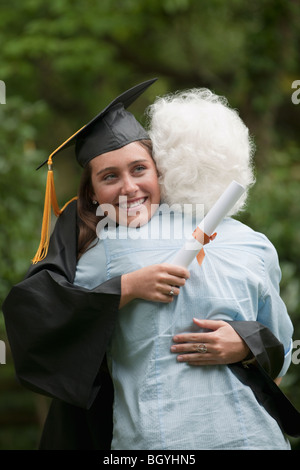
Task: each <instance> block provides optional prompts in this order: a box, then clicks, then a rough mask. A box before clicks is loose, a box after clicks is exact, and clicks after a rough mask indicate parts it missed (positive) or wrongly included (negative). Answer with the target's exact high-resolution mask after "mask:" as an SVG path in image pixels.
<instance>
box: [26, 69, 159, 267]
mask: <svg viewBox="0 0 300 470" xmlns="http://www.w3.org/2000/svg"><path fill="white" fill-rule="evenodd" d="M156 80H157V79H156V78H154V79H151V80H147V81H145V82H142V83H140V84H138V85H136V86H134V87H132V88H130V89H129V90H127V91H125V92H124V93H122V94H121V95H120V96H118V97H117V98H115V99H114V100H113V101H112V102H111V103H110V104H109V105H108V106H106V107H105V108H104V109H103V110H102V111H101V112H100V113H99V114H97V116H95V117H94V118H93V119H92V120H91V121H90V122H89V123H88V124H86V125H85V126H83V127H82V128H80V129H79V130H78V131H76V132H75V134H73V135H72V136H71V137H69V138H68V139H67V140H66V141H65V142H63V143H62V144H61V145H60V146H59V147H58V148H57V149H56V150H54V152H52V153H51V155H50V156H49V158H48V159H47V160H45V161H44V162H43V163H42V164H41V165H40V166H39V167H38V168H37V170H38V169H39V168H41V167H42V166H43V165H45V164H46V163H47V164H48V175H47V183H46V194H45V204H44V214H43V223H42V231H41V242H40V245H39V248H38V251H37V253H36V255H35V257H34V258H33V260H32V262H33V263H34V264H35V263H37V262H38V261H41V260H42V259H44V258H45V257H46V256H47V253H48V246H49V240H50V222H51V207H52V208H53V212H54V214H55V215H56V216H57V217H58V216H59V215H60V214H61V213H62V212H63V210H64V209H65V207H66V205H67V204H68V203H69V202H71V201H69V202H68V203H67V204H66V205H65V206H64V207H63V208H62V209H60V208H59V206H58V203H57V198H56V193H55V187H54V179H53V170H52V159H53V157H56V156H57V154H59V153H60V152H62V151H63V150H64V149H66V148H68V147H70V146H72V145H74V146H75V155H76V159H77V161H78V163H79V164H80V165H81V166H82V167H85V166H86V165H87V164H88V163H89V162H90V161H91V160H92V159H93V158H95V157H97V156H99V155H101V154H103V153H106V152H110V151H113V150H117V149H119V148H121V147H124V146H125V145H127V144H130V143H131V142H135V141H138V140H143V139H149V136H148V134H147V132H146V131H145V129H144V128H143V127H142V126H141V124H139V122H138V121H137V120H136V119H135V117H134V116H133V114H131V113H130V112H129V111H127V108H128V107H129V106H130V105H131V104H132V103H133V102H134V101H135V100H136V99H137V98H138V97H139V96H140V95H141V94H142V93H144V91H146V90H147V88H148V87H149V86H150V85H152V84H153V83H154V82H155V81H156ZM73 199H76V198H73ZM73 199H72V200H73Z"/></svg>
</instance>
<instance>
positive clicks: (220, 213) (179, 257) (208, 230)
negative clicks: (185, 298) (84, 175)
mask: <svg viewBox="0 0 300 470" xmlns="http://www.w3.org/2000/svg"><path fill="white" fill-rule="evenodd" d="M244 192H245V188H244V187H243V186H242V185H241V184H239V183H237V182H236V181H232V182H231V183H230V185H229V186H228V187H227V189H226V190H225V191H224V193H223V194H222V195H221V196H220V197H219V199H218V200H217V202H216V203H215V204H214V206H213V207H212V208H211V209H210V211H209V212H208V213H207V214H206V216H205V217H204V218H203V220H202V221H201V222H200V224H199V225H198V226H197V227H196V229H195V231H194V233H193V234H192V235H191V237H190V238H189V239H188V240H186V242H185V244H184V246H183V247H182V248H181V249H180V250H179V251H178V253H177V254H176V255H175V257H174V259H173V260H172V261H171V263H172V264H175V265H177V266H183V267H186V268H187V267H188V266H189V265H190V263H191V262H192V261H193V259H194V258H195V257H197V259H198V263H199V264H201V263H202V261H203V258H204V250H203V246H204V245H205V244H206V243H208V242H209V241H210V240H213V238H214V237H215V234H214V231H215V229H216V228H217V226H218V225H219V223H220V222H221V221H222V220H223V219H224V217H226V215H227V214H228V212H229V211H230V209H231V208H232V207H233V206H234V205H235V204H236V202H237V201H238V200H239V199H240V197H241V196H242V194H243V193H244Z"/></svg>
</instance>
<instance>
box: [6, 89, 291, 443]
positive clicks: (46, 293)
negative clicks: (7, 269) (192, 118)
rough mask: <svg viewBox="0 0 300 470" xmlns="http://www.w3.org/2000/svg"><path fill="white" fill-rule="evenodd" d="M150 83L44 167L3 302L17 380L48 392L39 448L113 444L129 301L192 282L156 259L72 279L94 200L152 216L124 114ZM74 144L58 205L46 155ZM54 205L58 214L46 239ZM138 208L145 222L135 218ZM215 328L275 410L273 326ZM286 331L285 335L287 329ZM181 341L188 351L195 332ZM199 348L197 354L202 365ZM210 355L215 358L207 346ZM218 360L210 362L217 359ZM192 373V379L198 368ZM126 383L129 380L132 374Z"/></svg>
mask: <svg viewBox="0 0 300 470" xmlns="http://www.w3.org/2000/svg"><path fill="white" fill-rule="evenodd" d="M153 82H154V80H150V81H147V82H144V83H142V84H140V85H137V86H136V87H133V88H131V89H129V90H128V91H126V92H125V93H123V94H122V95H120V96H119V97H118V98H116V99H115V100H114V101H113V102H112V103H110V104H109V105H108V106H107V107H106V108H105V109H104V110H102V111H101V112H100V113H99V114H98V115H97V116H96V117H95V118H94V119H93V120H92V121H90V122H89V123H88V124H87V125H85V126H84V127H83V128H82V129H80V130H79V131H77V132H76V133H75V134H74V135H73V136H72V137H70V138H69V139H68V140H67V141H66V142H65V143H64V144H62V145H61V146H60V147H59V148H58V149H57V150H56V151H55V152H53V153H52V154H51V156H50V157H49V159H48V161H47V162H44V163H43V165H44V164H45V163H48V179H47V188H46V197H45V210H44V218H43V226H42V239H41V244H40V247H39V249H38V252H37V254H36V257H35V258H34V261H33V264H32V266H31V268H30V269H29V271H28V273H27V276H26V278H25V279H24V281H22V282H20V283H19V284H18V285H16V286H14V287H13V289H12V290H11V292H10V293H9V295H8V297H7V299H6V300H5V302H4V305H3V312H4V315H5V322H6V328H7V334H8V338H9V341H10V345H11V349H12V354H13V359H14V363H15V368H16V373H17V376H18V379H19V380H20V382H21V383H22V384H23V385H24V386H26V387H28V388H30V389H31V390H33V391H36V392H37V393H42V394H45V395H48V396H50V397H52V398H53V401H52V404H51V406H50V410H49V415H48V418H47V421H46V425H45V429H44V433H43V437H42V442H41V444H40V448H42V449H110V447H111V439H112V432H113V426H112V403H113V396H114V389H113V384H112V380H111V375H110V373H109V371H108V368H107V360H106V353H107V351H108V350H109V348H110V344H111V340H112V338H113V335H114V333H115V330H116V328H117V327H118V322H119V318H120V317H121V316H122V310H123V308H124V307H125V308H126V309H128V308H129V309H130V304H131V303H132V302H133V301H135V299H141V300H142V301H144V302H149V303H151V302H156V303H160V304H161V305H171V303H173V301H174V298H175V297H176V298H178V299H180V296H181V294H182V292H183V291H181V287H185V285H187V284H188V281H189V276H190V273H189V271H187V270H186V269H183V268H180V267H176V266H172V265H171V264H168V263H159V264H152V265H150V266H145V267H141V268H140V269H137V270H136V271H135V272H130V273H126V274H124V273H119V274H118V275H116V276H112V277H109V276H108V278H107V279H105V280H104V279H102V280H101V282H99V284H96V286H94V287H92V288H91V287H90V286H80V285H79V284H78V283H77V284H74V280H75V276H76V273H78V267H79V263H80V260H81V259H84V258H83V257H84V256H85V254H89V253H92V249H93V246H94V245H95V243H96V245H97V244H98V243H97V242H98V238H97V235H96V227H97V223H98V222H99V217H97V216H96V211H97V207H98V204H100V205H101V203H103V202H104V203H109V204H111V206H113V207H114V210H115V217H116V219H115V221H116V223H117V224H119V225H120V226H122V220H123V219H122V214H124V212H125V214H126V218H127V221H128V222H134V221H135V222H138V224H137V225H139V226H144V225H145V224H146V223H147V222H148V221H149V220H151V218H152V216H153V213H152V210H153V207H157V205H158V204H159V203H160V199H161V192H160V186H159V183H158V175H157V168H156V166H155V163H154V161H153V159H152V156H151V152H150V146H149V145H150V144H151V142H150V143H149V135H148V133H147V132H146V131H145V130H144V128H143V127H142V126H141V125H140V124H139V123H138V122H137V121H136V119H135V118H134V116H133V115H132V114H131V113H130V112H128V111H127V108H128V107H129V106H130V104H132V103H133V102H134V101H135V100H136V99H137V98H138V96H140V94H141V93H143V92H144V91H145V90H146V89H147V88H148V87H149V86H150V85H152V83H153ZM71 145H74V147H75V155H76V159H77V161H78V162H79V164H80V165H81V166H82V167H83V168H84V173H83V178H82V184H81V187H80V189H79V196H78V200H75V201H72V202H71V203H70V204H69V205H68V206H67V207H66V208H65V209H64V210H59V208H58V205H57V201H56V197H55V191H54V183H53V171H52V158H54V157H55V158H59V155H60V156H61V157H62V155H63V150H64V148H66V147H67V146H71ZM87 188H89V190H87ZM91 189H92V190H91ZM133 195H134V197H133ZM120 196H122V197H124V198H125V197H126V198H127V200H126V202H124V200H123V203H122V201H121V203H120ZM98 199H99V200H98ZM51 206H52V207H53V209H54V212H55V213H56V215H58V220H57V223H56V226H55V229H54V232H53V234H52V236H51V240H50V241H49V238H48V235H49V225H50V224H49V219H50V214H51ZM139 206H141V208H143V210H141V211H140V213H142V214H143V215H144V216H145V214H146V219H143V220H139V221H137V220H135V219H136V213H137V210H136V208H138V207H139ZM133 208H135V210H134V211H133ZM102 281H103V282H102ZM174 286H176V287H175V288H174ZM171 290H172V292H173V295H170V291H171ZM158 315H160V313H158ZM220 328H223V330H222V331H224V329H225V331H226V333H227V334H226V338H230V340H229V341H227V342H226V341H224V340H223V343H222V340H221V339H220V338H219V339H217V334H215V335H214V336H211V338H212V340H211V341H212V344H215V345H216V344H217V342H218V341H219V342H220V345H219V346H220V347H221V349H222V351H223V355H222V358H221V359H220V358H219V361H221V362H220V363H221V364H230V367H231V370H235V374H236V375H237V376H238V377H239V380H240V381H241V382H242V381H243V382H244V383H247V384H248V385H249V386H250V387H251V389H252V391H253V393H254V395H255V396H256V399H257V400H260V401H264V398H265V397H266V393H267V396H268V397H269V395H270V392H269V390H272V393H271V395H272V396H273V397H275V395H276V398H274V400H275V401H274V400H270V399H269V400H268V401H269V403H270V401H271V404H270V406H269V409H268V410H267V414H269V413H271V412H272V413H273V414H272V416H274V415H275V414H276V413H277V409H278V406H276V405H275V404H274V403H275V402H276V400H277V397H278V396H280V399H281V400H283V398H282V396H281V394H280V391H279V389H278V390H277V388H275V389H273V381H272V379H275V378H276V377H277V376H278V374H279V373H280V371H281V370H282V368H283V367H284V355H285V354H284V347H283V345H282V343H281V342H280V341H279V340H278V339H277V338H276V337H275V335H274V334H273V333H272V332H271V331H270V329H269V328H267V327H266V326H265V325H263V324H262V323H260V322H257V321H255V320H254V321H234V320H233V321H230V324H229V322H228V323H226V322H221V323H220V322H217V323H216V331H215V333H216V332H219V330H220ZM288 328H290V335H291V331H292V328H291V327H288ZM175 333H177V332H175V331H174V334H175ZM179 333H180V332H179ZM213 333H214V332H213ZM213 333H212V335H213ZM184 343H185V345H187V346H185V347H186V348H190V352H194V349H193V348H194V344H193V342H192V336H191V334H188V336H186V337H185V342H184ZM215 349H216V350H217V348H215ZM201 354H202V353H201V352H199V353H198V358H199V361H200V355H201ZM210 354H211V356H214V354H213V352H211V353H210ZM189 356H191V354H189ZM216 356H217V354H215V357H214V361H215V364H218V358H217V357H216ZM170 357H172V353H171V352H170ZM194 357H195V356H194ZM248 357H251V360H252V362H253V359H254V360H256V362H257V364H256V365H255V366H253V367H249V366H248V365H247V367H248V368H246V367H245V363H243V360H244V359H247V358H248ZM173 360H175V359H174V356H173ZM175 361H176V360H175ZM200 362H201V361H200ZM232 364H233V367H232ZM179 365H182V366H183V364H179ZM199 367H200V366H199ZM216 367H217V366H216ZM191 370H192V371H193V373H194V374H195V376H196V373H197V370H198V368H191ZM237 371H238V372H237ZM257 374H259V375H257ZM128 380H134V377H131V374H130V370H129V371H128ZM178 380H180V378H179V379H178ZM274 387H276V386H275V385H274ZM274 390H275V391H276V392H274ZM278 391H279V392H278ZM273 392H274V393H273ZM276 403H277V402H276ZM284 403H286V402H284ZM267 408H268V406H267ZM281 408H282V401H281ZM287 408H289V403H288V404H287V405H286V409H287ZM274 409H275V412H274ZM264 416H266V415H264ZM289 416H290V415H289ZM266 419H268V418H267V417H266ZM272 419H273V418H272ZM276 419H277V420H279V421H280V426H286V423H282V422H281V420H282V416H281V415H280V416H279V417H278V416H276ZM288 422H289V423H291V420H288ZM294 424H295V420H294V421H293V422H292V425H291V428H290V429H289V430H288V431H289V432H290V433H297V432H298V431H299V427H298V428H297V424H298V423H296V426H295V425H294Z"/></svg>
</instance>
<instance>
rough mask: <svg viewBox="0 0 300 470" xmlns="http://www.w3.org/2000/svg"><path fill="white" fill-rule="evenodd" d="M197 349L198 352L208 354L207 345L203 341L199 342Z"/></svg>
mask: <svg viewBox="0 0 300 470" xmlns="http://www.w3.org/2000/svg"><path fill="white" fill-rule="evenodd" d="M196 351H197V352H198V353H201V354H206V353H207V347H206V346H205V344H203V343H200V344H197V346H196Z"/></svg>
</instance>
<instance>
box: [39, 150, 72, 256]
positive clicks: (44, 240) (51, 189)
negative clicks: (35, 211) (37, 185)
mask: <svg viewBox="0 0 300 470" xmlns="http://www.w3.org/2000/svg"><path fill="white" fill-rule="evenodd" d="M52 155H53V154H51V155H50V157H49V159H48V174H47V183H46V193H45V202H44V213H43V222H42V230H41V241H40V245H39V247H38V250H37V252H36V254H35V256H34V258H33V260H32V263H33V264H36V263H38V262H39V261H42V260H43V259H44V258H46V256H47V253H48V248H49V241H50V226H51V207H52V208H53V212H54V214H55V215H56V217H58V216H59V215H60V214H61V213H62V212H63V211H64V209H65V208H66V207H67V205H68V204H69V203H70V202H72V201H74V200H75V199H77V197H74V198H72V199H71V200H70V201H68V202H67V203H66V204H65V205H64V207H63V208H62V209H60V208H59V206H58V203H57V198H56V192H55V186H54V177H53V170H52Z"/></svg>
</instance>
